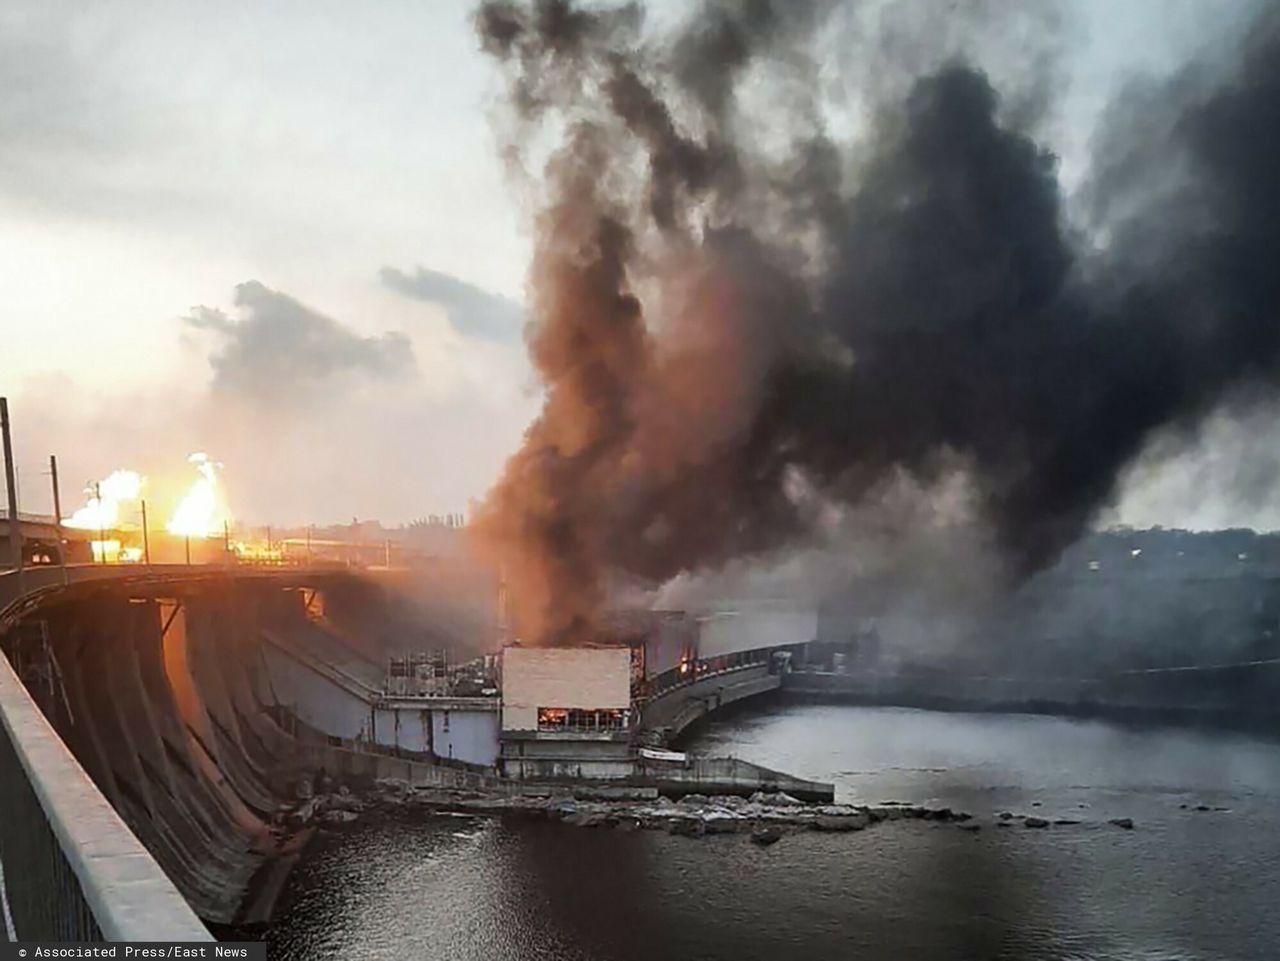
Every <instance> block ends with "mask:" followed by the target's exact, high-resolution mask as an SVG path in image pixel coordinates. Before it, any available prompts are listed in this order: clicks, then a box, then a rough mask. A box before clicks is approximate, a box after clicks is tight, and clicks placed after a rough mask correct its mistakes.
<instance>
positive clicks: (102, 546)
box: [93, 481, 107, 564]
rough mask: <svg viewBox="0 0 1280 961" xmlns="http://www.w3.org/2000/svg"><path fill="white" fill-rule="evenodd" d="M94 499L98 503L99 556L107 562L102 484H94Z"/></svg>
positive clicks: (103, 561)
mask: <svg viewBox="0 0 1280 961" xmlns="http://www.w3.org/2000/svg"><path fill="white" fill-rule="evenodd" d="M93 499H94V500H95V501H97V502H98V556H99V557H101V558H102V563H104V564H105V563H106V562H107V529H106V528H105V527H103V526H102V484H100V483H99V482H98V481H94V482H93Z"/></svg>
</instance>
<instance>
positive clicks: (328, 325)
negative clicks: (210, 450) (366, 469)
mask: <svg viewBox="0 0 1280 961" xmlns="http://www.w3.org/2000/svg"><path fill="white" fill-rule="evenodd" d="M234 303H235V306H236V307H238V308H240V311H241V314H242V317H241V319H239V320H237V319H233V318H231V317H229V316H227V314H226V313H224V312H223V311H221V310H217V309H215V308H211V307H197V308H195V309H194V310H193V311H192V313H191V315H190V316H189V317H186V318H185V319H184V320H185V323H186V324H187V325H188V326H189V327H192V328H195V329H197V330H205V331H210V332H212V333H213V334H215V335H216V336H217V338H218V340H219V343H218V346H217V347H216V348H215V349H214V351H213V353H212V354H211V355H210V357H209V363H210V364H211V366H212V367H213V370H214V378H213V388H214V390H215V391H217V392H223V393H226V394H230V395H239V396H243V397H246V398H250V399H270V400H282V399H287V398H290V397H298V396H305V395H307V394H309V393H311V392H312V391H314V390H315V389H317V388H319V387H321V386H324V385H326V384H332V383H333V382H334V381H336V380H337V379H339V378H342V377H349V376H358V377H364V378H369V379H374V380H384V379H390V380H402V379H405V378H407V377H408V376H410V375H411V374H412V373H413V371H414V370H415V366H416V365H415V361H414V356H413V348H412V346H411V344H410V343H409V339H408V337H406V336H405V335H404V334H402V333H400V332H398V331H389V332H387V333H384V334H381V335H379V336H377V337H361V336H360V335H359V334H357V333H355V332H354V331H352V330H350V329H349V328H347V327H344V326H343V325H342V324H340V323H338V322H337V321H336V320H334V319H332V318H331V317H326V316H325V315H324V314H321V313H317V312H316V311H314V310H312V309H311V308H309V307H307V306H305V305H304V304H301V303H299V302H298V301H296V300H294V299H293V298H292V297H290V296H288V295H287V294H282V293H280V292H279V291H276V290H272V289H270V288H269V287H266V286H264V285H263V284H261V283H259V282H258V281H256V280H251V281H248V282H247V283H243V284H240V285H239V286H237V287H236V294H235V301H234Z"/></svg>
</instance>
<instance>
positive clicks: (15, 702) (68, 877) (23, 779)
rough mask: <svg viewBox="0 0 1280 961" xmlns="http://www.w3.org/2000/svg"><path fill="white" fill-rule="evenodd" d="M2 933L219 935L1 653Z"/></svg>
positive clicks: (73, 937) (31, 936)
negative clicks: (204, 921) (106, 794)
mask: <svg viewBox="0 0 1280 961" xmlns="http://www.w3.org/2000/svg"><path fill="white" fill-rule="evenodd" d="M0 936H3V937H5V938H6V939H8V940H11V941H12V940H22V941H104V940H105V941H212V940H213V938H212V937H211V936H210V934H209V932H208V930H207V929H206V928H205V927H204V925H203V924H202V923H201V922H200V919H199V918H197V917H196V915H195V912H194V911H192V909H191V907H190V905H188V904H187V902H186V901H185V900H184V899H183V897H182V895H181V894H180V893H179V892H178V889H177V888H176V887H174V885H173V883H172V882H171V881H170V880H169V878H168V877H167V876H166V875H165V873H164V872H163V871H162V870H161V868H160V866H159V865H158V864H157V863H156V862H155V859H154V858H152V857H151V855H150V854H149V853H148V852H147V850H146V848H144V847H143V846H142V843H141V842H140V841H139V840H138V839H137V837H135V836H134V834H133V832H132V831H130V830H129V828H128V827H127V826H126V825H125V823H124V821H122V820H121V819H120V816H119V815H118V814H117V813H116V811H115V809H114V808H112V807H111V804H110V803H109V802H108V801H107V799H106V798H105V797H103V795H102V794H101V792H99V791H98V788H97V786H96V785H95V784H94V783H93V781H91V780H90V779H89V776H88V775H87V774H86V773H85V772H84V769H83V768H82V767H81V766H80V764H79V763H78V762H77V761H76V759H75V758H74V757H73V756H72V754H71V752H70V751H69V750H68V749H67V747H66V745H65V744H63V742H62V740H61V739H60V738H59V737H58V735H57V732H55V731H54V730H53V728H52V727H51V726H50V724H49V722H48V720H47V719H46V718H45V716H44V714H42V713H41V711H40V708H39V707H38V706H37V705H36V703H35V702H34V701H33V700H32V699H31V696H30V695H29V694H28V693H27V690H26V688H25V687H23V685H22V682H21V681H20V680H19V679H18V676H17V675H16V674H15V673H14V671H13V668H12V667H11V666H10V664H9V661H8V659H7V658H6V657H4V655H3V654H0Z"/></svg>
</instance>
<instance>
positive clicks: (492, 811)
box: [287, 778, 1133, 847]
mask: <svg viewBox="0 0 1280 961" xmlns="http://www.w3.org/2000/svg"><path fill="white" fill-rule="evenodd" d="M395 808H408V809H419V810H424V811H431V812H438V813H442V814H445V813H447V814H470V815H476V816H487V817H508V816H510V817H524V818H530V819H536V820H545V821H558V822H561V823H563V824H566V825H569V826H573V827H581V828H614V829H618V830H622V831H634V830H654V831H666V832H667V833H669V834H674V835H679V836H683V837H704V836H707V835H713V834H746V835H748V836H749V838H750V840H751V841H752V842H753V843H755V844H757V845H760V846H761V847H767V846H769V845H772V844H776V843H777V842H778V841H779V840H781V839H782V838H783V837H784V836H786V835H787V834H792V833H796V832H799V831H817V832H823V833H847V832H855V831H863V830H866V829H867V828H870V827H872V826H873V825H876V824H879V823H881V822H883V821H928V822H935V823H943V824H954V825H956V826H958V827H959V828H960V829H961V830H964V831H968V832H975V833H976V832H978V831H980V830H981V828H982V825H981V824H980V823H979V822H977V821H976V820H974V819H973V817H972V815H970V814H967V813H965V812H963V811H953V810H952V809H951V808H945V807H943V808H934V807H927V806H922V805H913V804H907V803H904V802H901V801H891V802H885V803H883V804H877V805H864V804H811V803H807V802H804V801H800V800H797V799H796V798H793V797H790V796H789V795H787V794H784V793H781V792H774V793H765V792H762V791H757V792H756V793H755V794H752V795H751V796H750V797H741V796H738V795H714V796H709V795H705V794H688V795H685V796H684V797H682V798H680V799H679V800H672V799H671V798H668V797H664V796H653V795H652V793H649V794H646V793H644V792H643V791H639V790H636V791H630V792H628V791H627V790H626V789H617V788H615V789H610V790H609V791H607V792H602V791H601V790H598V789H597V790H593V789H591V788H589V787H580V788H575V787H570V786H567V785H559V786H555V787H550V786H548V787H547V788H546V790H545V791H543V792H541V793H534V792H533V791H530V793H511V794H506V793H502V794H498V793H482V792H475V791H460V790H451V789H443V788H414V787H412V786H410V785H409V783H408V782H406V781H400V780H396V779H393V778H385V779H380V780H378V781H376V782H374V784H373V785H372V787H371V789H369V790H368V791H367V792H365V793H364V794H363V796H361V797H357V796H356V795H354V794H352V793H351V792H350V791H349V790H348V788H347V787H345V786H341V787H338V788H337V789H336V790H332V791H330V792H329V793H321V794H314V795H313V794H311V793H310V792H309V791H308V792H306V796H305V797H302V798H301V799H300V800H299V802H298V804H297V806H296V807H295V808H294V809H293V810H292V811H291V812H290V813H289V814H288V815H287V820H288V821H289V822H290V823H291V824H293V825H295V826H303V825H307V824H318V825H322V826H330V827H333V826H339V825H344V824H350V823H352V822H354V821H355V820H357V819H358V818H359V816H360V815H361V814H362V813H364V812H366V811H373V810H386V809H395ZM1019 822H1021V823H1022V825H1023V826H1024V827H1026V828H1033V829H1043V828H1048V827H1049V826H1050V824H1053V825H1064V826H1065V825H1076V824H1079V823H1080V822H1079V821H1078V820H1075V819H1070V818H1058V819H1056V820H1054V821H1052V822H1051V821H1050V820H1048V819H1047V818H1042V817H1036V816H1033V815H1025V814H1013V813H1012V812H1009V811H1003V812H1000V813H999V814H998V815H996V816H995V819H994V824H995V825H996V826H997V827H1010V826H1012V825H1014V824H1017V823H1019ZM1109 823H1110V824H1112V825H1115V826H1117V827H1121V828H1126V829H1131V828H1132V827H1133V821H1132V819H1130V818H1112V819H1111V820H1110V822H1109Z"/></svg>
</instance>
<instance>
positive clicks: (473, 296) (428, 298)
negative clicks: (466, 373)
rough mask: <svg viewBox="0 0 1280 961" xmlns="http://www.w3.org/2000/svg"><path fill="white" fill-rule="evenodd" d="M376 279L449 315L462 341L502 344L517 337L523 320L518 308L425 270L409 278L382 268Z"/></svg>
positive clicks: (440, 274) (505, 299)
mask: <svg viewBox="0 0 1280 961" xmlns="http://www.w3.org/2000/svg"><path fill="white" fill-rule="evenodd" d="M378 276H379V278H380V279H381V280H382V283H383V284H385V285H386V286H387V287H389V288H391V289H392V290H394V291H396V292H398V293H401V294H404V295H405V296H406V297H412V298H413V299H414V300H421V301H425V302H426V303H429V304H436V305H437V306H439V307H443V308H444V309H445V311H446V312H447V313H448V314H449V323H451V324H452V325H453V327H454V329H455V330H457V332H458V333H460V334H462V335H463V336H464V337H483V338H486V339H488V340H499V341H502V340H510V339H511V338H513V337H516V336H518V335H519V333H520V328H521V325H522V323H523V320H524V318H523V312H522V310H521V308H520V305H519V304H517V303H516V302H515V301H513V300H509V299H507V298H506V297H502V296H499V295H498V294H495V293H491V292H490V291H488V290H485V289H484V288H483V287H477V286H476V285H475V284H469V283H467V282H466V281H465V280H459V279H458V278H457V277H454V276H453V275H452V274H446V273H442V272H441V271H438V270H432V269H430V268H429V267H418V268H417V269H416V270H414V272H413V273H411V274H408V273H405V272H404V271H403V270H397V269H396V268H395V267H383V268H382V270H381V271H380V272H379V274H378Z"/></svg>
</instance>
